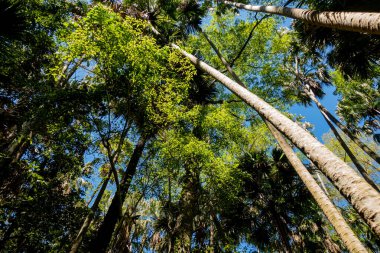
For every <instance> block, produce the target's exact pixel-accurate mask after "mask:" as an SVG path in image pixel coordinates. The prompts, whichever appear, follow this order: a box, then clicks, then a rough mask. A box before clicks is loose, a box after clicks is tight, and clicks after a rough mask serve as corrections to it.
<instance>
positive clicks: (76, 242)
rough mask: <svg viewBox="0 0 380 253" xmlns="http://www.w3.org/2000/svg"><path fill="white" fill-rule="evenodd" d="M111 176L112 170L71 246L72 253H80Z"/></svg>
mask: <svg viewBox="0 0 380 253" xmlns="http://www.w3.org/2000/svg"><path fill="white" fill-rule="evenodd" d="M111 175H112V171H111V170H110V171H109V172H108V175H107V178H106V179H105V180H104V181H103V183H102V184H101V185H102V187H101V188H100V190H99V193H98V195H97V197H96V199H95V201H94V204H92V206H91V210H90V213H89V214H88V215H87V217H86V219H85V220H84V222H83V224H82V226H81V228H80V230H79V232H78V234H77V236H76V238H75V239H74V242H73V244H72V246H71V250H70V253H75V252H77V251H78V249H79V247H80V244H81V243H82V240H83V237H84V236H85V234H86V232H87V230H88V228H89V226H90V225H91V222H92V220H93V219H94V215H95V213H96V211H97V210H98V206H99V203H100V201H101V200H102V197H103V194H104V192H105V190H106V188H107V185H108V182H109V180H110V177H111Z"/></svg>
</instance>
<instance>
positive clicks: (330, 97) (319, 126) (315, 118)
mask: <svg viewBox="0 0 380 253" xmlns="http://www.w3.org/2000/svg"><path fill="white" fill-rule="evenodd" d="M334 90H335V87H333V86H328V87H325V88H324V92H325V93H326V95H325V97H324V98H323V99H321V100H320V102H321V103H322V104H323V105H324V106H325V107H326V108H327V110H329V111H330V112H331V113H332V114H333V115H334V116H335V117H337V115H336V114H335V109H336V106H337V103H338V97H337V96H335V95H334V94H333V92H334ZM289 111H290V112H291V113H293V114H297V115H302V116H304V117H305V119H304V121H307V122H310V123H311V124H313V126H314V128H313V133H314V134H315V136H316V137H317V138H318V140H319V141H322V135H323V134H324V133H327V132H328V131H329V130H330V128H329V126H328V125H327V123H326V121H325V120H324V118H323V117H322V114H321V113H320V112H319V110H318V108H317V106H316V105H315V104H313V105H312V106H308V107H304V106H300V105H295V106H292V107H291V108H290V110H289Z"/></svg>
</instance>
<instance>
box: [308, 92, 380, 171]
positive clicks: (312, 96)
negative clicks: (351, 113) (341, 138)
mask: <svg viewBox="0 0 380 253" xmlns="http://www.w3.org/2000/svg"><path fill="white" fill-rule="evenodd" d="M305 92H306V94H307V95H308V96H309V98H310V99H311V100H313V102H314V103H315V104H316V105H317V107H318V109H319V110H320V111H321V113H322V114H325V115H326V117H327V118H329V119H330V120H331V121H332V122H333V123H334V124H335V125H337V126H338V127H339V129H340V130H342V132H343V133H345V134H346V135H347V136H348V137H349V138H350V139H351V140H352V141H353V142H354V143H355V144H356V145H358V146H359V147H360V148H361V149H362V150H363V151H364V152H365V153H367V154H368V155H369V156H370V157H371V158H372V159H373V160H375V161H376V162H377V163H378V164H380V156H379V155H378V154H376V152H375V151H373V150H371V149H370V148H369V147H368V146H367V145H365V144H364V143H363V142H362V141H361V140H360V139H359V138H358V137H356V136H355V135H354V134H353V133H351V131H350V130H349V129H348V128H347V127H346V126H345V125H343V124H342V123H341V122H340V121H339V120H338V119H337V118H335V117H334V115H332V114H331V113H330V112H329V111H328V110H327V109H326V108H325V107H324V106H323V105H322V104H321V103H320V102H319V100H318V99H317V98H316V97H315V94H314V92H313V91H312V90H311V89H310V88H309V86H308V85H307V86H306V87H305Z"/></svg>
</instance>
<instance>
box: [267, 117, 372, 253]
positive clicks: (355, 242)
mask: <svg viewBox="0 0 380 253" xmlns="http://www.w3.org/2000/svg"><path fill="white" fill-rule="evenodd" d="M267 126H268V128H269V130H270V131H271V132H272V134H273V136H274V137H275V138H276V140H277V142H278V144H279V145H280V147H281V149H282V150H283V152H284V154H285V156H286V157H287V158H288V160H289V162H290V164H291V165H292V166H293V168H294V169H295V171H296V172H297V174H298V175H299V176H300V178H301V180H302V182H304V184H305V185H306V187H307V189H308V190H309V192H310V193H311V195H312V196H313V198H314V199H315V201H316V202H317V203H318V205H319V207H320V208H321V209H322V211H323V213H324V214H325V215H326V217H327V219H328V220H329V221H330V222H331V224H332V225H333V226H334V228H335V230H336V232H337V233H338V234H339V235H340V237H341V238H342V240H343V242H344V244H345V245H346V246H347V249H348V250H349V251H350V252H367V250H366V249H365V247H364V246H363V245H362V243H361V242H360V241H359V239H358V237H357V236H356V235H355V233H354V232H353V231H352V230H351V228H350V226H349V225H348V224H347V223H346V221H345V220H344V218H343V216H342V214H341V213H340V212H339V211H338V209H337V208H336V207H335V206H334V204H333V203H332V202H331V200H330V199H329V197H327V195H326V194H325V193H324V191H323V190H322V188H321V187H320V186H319V185H318V183H317V182H316V181H315V179H314V178H313V176H312V175H311V174H310V172H309V171H308V170H307V169H306V168H305V166H304V165H303V163H302V162H301V161H300V159H299V158H298V157H297V155H296V154H295V153H294V151H293V149H292V148H291V147H290V145H289V144H288V143H287V142H286V140H285V138H284V137H283V136H282V135H281V133H280V132H279V131H278V130H277V129H276V128H275V127H274V126H273V125H271V124H270V123H268V124H267Z"/></svg>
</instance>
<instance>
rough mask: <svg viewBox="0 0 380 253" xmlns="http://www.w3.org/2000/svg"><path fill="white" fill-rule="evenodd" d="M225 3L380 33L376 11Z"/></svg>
mask: <svg viewBox="0 0 380 253" xmlns="http://www.w3.org/2000/svg"><path fill="white" fill-rule="evenodd" d="M223 3H225V4H227V5H232V6H235V7H237V8H239V9H244V10H247V11H253V12H264V13H269V14H277V15H281V16H285V17H289V18H293V19H298V20H301V21H303V22H307V23H310V24H313V25H319V26H324V27H330V28H333V29H340V30H346V31H351V32H361V33H369V34H380V13H376V12H347V11H334V12H333V11H314V10H305V9H299V8H288V7H279V6H261V5H249V4H242V3H235V2H230V1H223Z"/></svg>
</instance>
